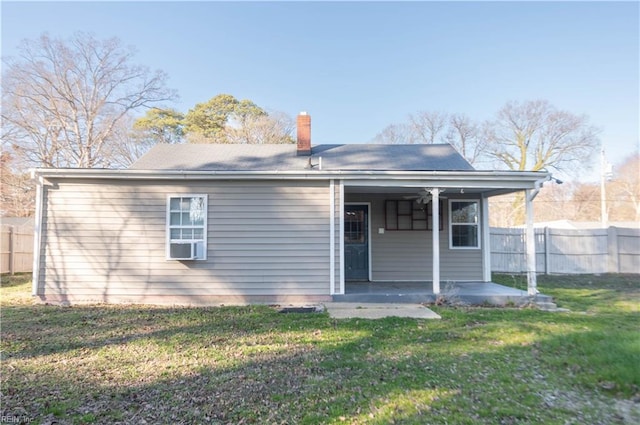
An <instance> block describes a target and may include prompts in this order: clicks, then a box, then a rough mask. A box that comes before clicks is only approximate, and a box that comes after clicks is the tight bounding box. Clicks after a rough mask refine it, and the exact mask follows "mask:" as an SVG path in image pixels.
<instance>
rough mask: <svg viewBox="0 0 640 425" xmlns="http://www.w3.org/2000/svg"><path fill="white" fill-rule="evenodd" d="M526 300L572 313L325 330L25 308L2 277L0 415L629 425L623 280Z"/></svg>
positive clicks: (569, 280)
mask: <svg viewBox="0 0 640 425" xmlns="http://www.w3.org/2000/svg"><path fill="white" fill-rule="evenodd" d="M521 279H522V278H521V277H519V276H515V277H512V276H495V279H494V280H495V281H498V282H503V283H507V284H511V285H513V283H510V282H514V281H517V282H516V283H517V285H522V280H521ZM525 286H526V285H525ZM539 287H540V290H541V292H543V293H546V294H550V295H553V296H554V297H555V299H556V302H557V303H558V305H559V306H561V307H566V308H569V309H571V312H569V313H548V312H542V311H538V310H535V309H531V308H527V309H516V308H505V309H498V308H460V307H458V308H455V307H436V306H434V307H432V308H433V309H434V310H436V311H437V312H438V313H439V314H440V315H441V316H442V320H438V321H427V320H415V319H399V318H387V319H381V320H362V319H360V320H358V319H350V320H334V319H331V318H330V317H329V316H328V315H326V314H324V313H311V314H295V313H292V314H281V313H278V312H277V311H276V310H274V309H272V308H269V307H266V306H248V307H222V308H165V307H151V306H139V305H134V306H112V305H97V306H96V305H94V306H73V307H57V306H46V305H37V304H33V303H32V301H31V298H30V296H29V293H30V277H29V276H16V277H9V276H3V277H2V288H1V289H0V297H1V301H0V302H1V307H2V310H1V314H2V331H1V333H2V341H1V348H2V354H1V355H2V385H1V388H0V389H1V392H2V416H3V417H8V416H11V417H19V418H26V419H25V422H26V421H27V419H28V420H31V423H52V422H53V421H55V422H57V423H58V424H107V423H109V424H111V423H125V424H128V423H140V424H144V423H148V424H156V423H158V424H163V423H167V424H169V423H170V424H175V423H178V424H179V423H185V424H192V423H213V424H249V423H259V424H293V423H295V424H317V423H327V424H343V423H346V424H394V423H395V424H425V423H427V424H539V423H545V424H582V423H592V424H619V423H637V422H638V421H639V420H640V416H639V413H638V402H640V393H639V391H640V338H639V335H638V329H640V326H639V325H640V315H639V311H638V305H639V302H640V284H639V283H638V276H623V275H615V276H613V275H606V276H571V277H565V276H563V277H557V276H556V277H547V276H541V277H540V278H539ZM14 422H15V421H14Z"/></svg>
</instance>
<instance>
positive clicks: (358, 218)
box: [344, 205, 369, 280]
mask: <svg viewBox="0 0 640 425" xmlns="http://www.w3.org/2000/svg"><path fill="white" fill-rule="evenodd" d="M344 265H345V278H346V279H347V280H369V207H368V206H367V205H347V206H345V207H344Z"/></svg>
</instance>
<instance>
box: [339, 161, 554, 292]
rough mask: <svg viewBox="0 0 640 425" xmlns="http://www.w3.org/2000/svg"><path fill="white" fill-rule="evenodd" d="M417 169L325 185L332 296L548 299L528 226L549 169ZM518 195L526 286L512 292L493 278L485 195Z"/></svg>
mask: <svg viewBox="0 0 640 425" xmlns="http://www.w3.org/2000/svg"><path fill="white" fill-rule="evenodd" d="M416 174H418V176H417V175H416ZM424 174H426V173H424ZM424 174H423V173H407V174H404V175H393V176H389V177H388V178H377V179H375V180H369V179H366V180H365V179H341V180H337V181H335V182H333V183H332V188H335V192H333V191H332V193H335V197H332V207H331V211H335V215H332V220H331V222H332V223H336V226H335V230H334V231H333V232H332V234H333V235H335V237H334V236H332V238H331V241H332V243H331V245H332V246H331V249H330V251H331V252H332V253H333V252H335V254H336V255H335V257H333V254H332V257H333V258H335V259H336V260H337V262H336V263H335V264H336V267H335V269H333V270H335V274H334V272H333V270H332V273H331V276H332V282H331V288H332V289H333V290H332V293H331V295H332V297H333V300H334V301H337V302H340V301H343V302H394V303H401V302H408V303H416V302H417V303H433V302H435V301H436V300H438V299H446V300H449V301H453V300H455V301H456V302H459V303H461V304H474V305H477V304H494V305H505V304H524V303H527V302H530V301H532V300H535V301H536V302H547V301H551V298H550V297H548V296H544V295H540V294H538V291H537V288H536V283H537V282H536V270H535V261H534V260H535V252H534V251H535V250H534V245H533V242H534V239H533V226H532V223H533V210H532V201H533V198H535V196H536V195H537V193H538V191H539V189H540V187H541V185H542V184H543V183H544V182H545V181H549V180H551V179H552V178H551V176H550V174H542V175H541V174H540V173H528V172H523V173H506V172H478V171H474V172H467V173H457V172H434V173H429V174H428V175H424ZM416 177H418V178H416ZM518 191H523V192H524V194H525V202H526V218H527V235H526V236H527V257H529V258H528V264H527V265H528V271H527V277H528V286H527V288H519V289H516V288H510V287H507V286H504V285H499V284H496V283H494V282H492V281H491V264H490V241H489V208H488V199H489V198H490V197H492V196H496V195H501V194H505V193H512V192H518ZM334 200H335V203H333V201H334ZM334 217H335V218H334ZM333 241H335V242H333ZM332 264H334V263H333V262H332ZM333 276H335V280H334V279H333Z"/></svg>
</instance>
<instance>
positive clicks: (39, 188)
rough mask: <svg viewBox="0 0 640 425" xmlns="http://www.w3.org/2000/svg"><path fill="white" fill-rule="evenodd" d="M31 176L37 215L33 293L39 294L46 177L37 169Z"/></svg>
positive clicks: (34, 236) (34, 226)
mask: <svg viewBox="0 0 640 425" xmlns="http://www.w3.org/2000/svg"><path fill="white" fill-rule="evenodd" d="M31 178H32V179H34V180H35V181H36V216H35V220H34V225H33V265H32V278H31V280H32V282H31V295H33V296H36V295H38V284H39V282H40V244H41V240H42V217H43V214H42V208H43V205H44V199H43V197H44V190H43V186H44V179H43V178H42V176H40V175H39V174H38V172H37V171H36V170H31Z"/></svg>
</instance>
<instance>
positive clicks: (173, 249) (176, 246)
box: [169, 242, 197, 260]
mask: <svg viewBox="0 0 640 425" xmlns="http://www.w3.org/2000/svg"><path fill="white" fill-rule="evenodd" d="M196 244H197V242H171V243H170V244H169V259H171V260H195V259H196Z"/></svg>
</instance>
